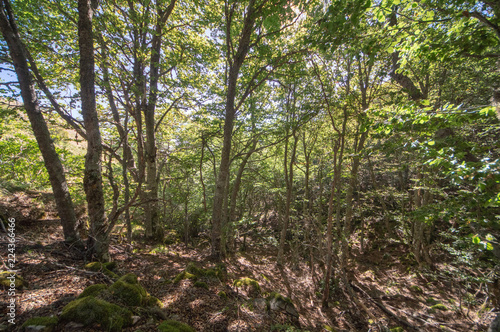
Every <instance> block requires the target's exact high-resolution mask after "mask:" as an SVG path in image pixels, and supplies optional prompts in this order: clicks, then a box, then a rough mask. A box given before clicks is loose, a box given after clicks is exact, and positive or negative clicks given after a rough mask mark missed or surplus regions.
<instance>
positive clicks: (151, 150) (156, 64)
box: [144, 0, 176, 241]
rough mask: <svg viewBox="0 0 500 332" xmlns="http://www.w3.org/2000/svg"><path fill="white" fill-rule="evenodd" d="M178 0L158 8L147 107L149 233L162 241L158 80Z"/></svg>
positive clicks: (145, 117)
mask: <svg viewBox="0 0 500 332" xmlns="http://www.w3.org/2000/svg"><path fill="white" fill-rule="evenodd" d="M175 3H176V0H171V1H170V3H169V5H168V7H167V8H166V10H165V11H163V10H162V9H161V8H159V7H158V8H157V23H156V27H155V32H154V34H153V38H152V40H151V62H150V74H149V76H150V77H149V80H150V82H149V96H148V103H147V105H146V108H145V110H144V119H145V121H144V124H145V129H146V144H145V158H144V159H145V161H146V195H145V196H146V199H147V202H146V207H145V217H146V220H145V223H146V236H147V237H152V238H154V239H155V240H157V241H159V240H161V239H163V236H164V234H163V226H162V224H161V220H160V218H159V213H158V181H157V173H158V170H157V162H156V161H157V148H156V137H155V131H156V122H155V110H156V103H157V101H158V81H159V79H160V58H161V45H162V33H163V29H164V27H165V24H166V22H167V20H168V18H169V17H170V15H171V14H172V12H173V10H174V7H175Z"/></svg>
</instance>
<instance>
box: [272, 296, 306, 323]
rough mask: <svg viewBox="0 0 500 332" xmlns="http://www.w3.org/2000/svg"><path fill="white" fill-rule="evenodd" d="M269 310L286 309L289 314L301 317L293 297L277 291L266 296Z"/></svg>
mask: <svg viewBox="0 0 500 332" xmlns="http://www.w3.org/2000/svg"><path fill="white" fill-rule="evenodd" d="M266 305H267V310H268V311H269V310H280V311H284V312H286V313H287V314H289V315H292V316H294V317H297V318H298V317H299V313H298V312H297V309H295V306H294V304H293V302H292V300H291V299H289V298H288V297H285V296H283V295H281V294H280V293H277V292H271V293H270V294H269V296H268V297H267V298H266Z"/></svg>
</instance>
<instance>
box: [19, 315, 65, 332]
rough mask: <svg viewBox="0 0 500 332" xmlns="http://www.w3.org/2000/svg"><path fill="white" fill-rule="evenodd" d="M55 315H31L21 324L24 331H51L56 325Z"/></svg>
mask: <svg viewBox="0 0 500 332" xmlns="http://www.w3.org/2000/svg"><path fill="white" fill-rule="evenodd" d="M57 323H58V319H57V317H33V318H30V319H28V320H27V321H26V322H24V324H23V326H22V327H23V328H24V330H25V331H32V332H34V331H38V332H52V331H53V330H54V327H55V326H56V325H57Z"/></svg>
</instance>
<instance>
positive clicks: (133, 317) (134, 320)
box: [132, 316, 141, 325]
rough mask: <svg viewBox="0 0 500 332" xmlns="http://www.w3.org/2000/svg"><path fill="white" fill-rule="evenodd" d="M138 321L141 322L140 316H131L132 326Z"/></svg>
mask: <svg viewBox="0 0 500 332" xmlns="http://www.w3.org/2000/svg"><path fill="white" fill-rule="evenodd" d="M140 320H141V317H140V316H132V325H135V324H137V322H138V321H140Z"/></svg>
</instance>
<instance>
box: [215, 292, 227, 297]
mask: <svg viewBox="0 0 500 332" xmlns="http://www.w3.org/2000/svg"><path fill="white" fill-rule="evenodd" d="M217 295H219V297H220V298H222V299H227V294H226V292H224V291H220V292H219V293H218V294H217Z"/></svg>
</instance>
